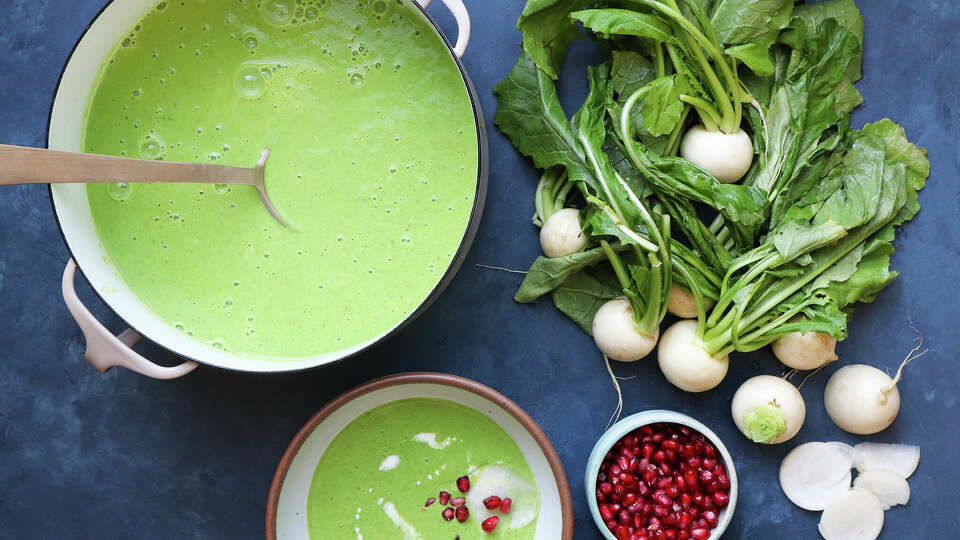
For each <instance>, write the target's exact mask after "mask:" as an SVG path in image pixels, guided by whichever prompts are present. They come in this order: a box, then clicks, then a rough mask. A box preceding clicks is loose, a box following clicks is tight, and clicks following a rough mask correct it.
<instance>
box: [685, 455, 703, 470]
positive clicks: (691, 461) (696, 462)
mask: <svg viewBox="0 0 960 540" xmlns="http://www.w3.org/2000/svg"><path fill="white" fill-rule="evenodd" d="M687 467H690V468H691V469H699V468H700V458H698V457H696V456H694V457H689V458H687Z"/></svg>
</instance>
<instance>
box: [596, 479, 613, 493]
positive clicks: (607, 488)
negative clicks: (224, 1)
mask: <svg viewBox="0 0 960 540" xmlns="http://www.w3.org/2000/svg"><path fill="white" fill-rule="evenodd" d="M597 489H599V490H600V491H601V492H602V493H603V494H604V495H609V494H611V493H613V484H611V483H610V482H601V483H600V485H599V486H597Z"/></svg>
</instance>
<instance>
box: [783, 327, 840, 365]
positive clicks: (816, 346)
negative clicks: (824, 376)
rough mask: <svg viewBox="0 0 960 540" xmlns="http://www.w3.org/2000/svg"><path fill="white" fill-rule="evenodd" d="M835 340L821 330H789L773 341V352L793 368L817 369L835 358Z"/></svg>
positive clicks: (784, 363)
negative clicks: (789, 331) (804, 332)
mask: <svg viewBox="0 0 960 540" xmlns="http://www.w3.org/2000/svg"><path fill="white" fill-rule="evenodd" d="M836 346H837V340H835V339H833V337H832V336H830V335H827V334H824V333H822V332H807V333H806V334H802V333H800V332H791V333H789V334H785V335H783V336H780V338H779V339H778V340H776V341H774V342H773V354H775V355H776V357H777V359H779V360H780V362H781V363H783V365H785V366H787V367H789V368H793V369H801V370H808V369H817V368H818V367H821V366H823V365H824V364H826V363H828V362H833V361H834V360H836V359H837V353H836V352H835V351H834V348H835V347H836Z"/></svg>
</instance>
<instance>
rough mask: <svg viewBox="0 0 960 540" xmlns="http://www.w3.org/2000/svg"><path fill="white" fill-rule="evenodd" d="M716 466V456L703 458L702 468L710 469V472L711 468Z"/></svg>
mask: <svg viewBox="0 0 960 540" xmlns="http://www.w3.org/2000/svg"><path fill="white" fill-rule="evenodd" d="M716 466H717V460H716V458H711V457H708V458H703V468H704V469H710V471H711V472H712V471H713V469H714V468H715V467H716Z"/></svg>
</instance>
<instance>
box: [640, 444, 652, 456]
mask: <svg viewBox="0 0 960 540" xmlns="http://www.w3.org/2000/svg"><path fill="white" fill-rule="evenodd" d="M640 453H641V455H642V456H643V457H645V458H647V459H650V458H651V457H653V445H652V444H650V443H643V446H641V447H640Z"/></svg>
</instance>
